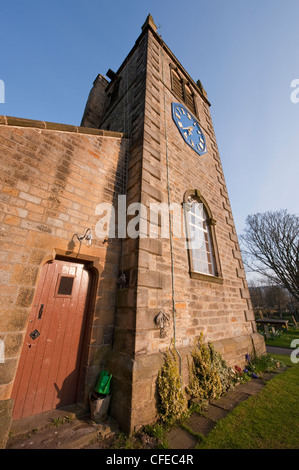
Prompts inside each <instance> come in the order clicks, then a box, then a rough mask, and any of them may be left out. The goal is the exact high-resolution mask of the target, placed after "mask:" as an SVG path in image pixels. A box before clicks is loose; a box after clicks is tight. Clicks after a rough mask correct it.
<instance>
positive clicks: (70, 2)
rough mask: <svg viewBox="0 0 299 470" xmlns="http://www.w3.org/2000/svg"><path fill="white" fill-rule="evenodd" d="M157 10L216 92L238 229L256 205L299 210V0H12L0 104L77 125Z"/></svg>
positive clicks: (2, 18) (167, 35)
mask: <svg viewBox="0 0 299 470" xmlns="http://www.w3.org/2000/svg"><path fill="white" fill-rule="evenodd" d="M148 13H151V14H152V16H153V18H154V20H155V22H156V24H157V25H158V26H159V30H158V32H159V34H161V35H162V38H163V39H164V41H165V42H166V44H167V45H168V46H169V47H170V49H171V50H172V51H173V53H174V54H175V55H176V57H177V58H178V59H179V61H180V62H181V63H182V65H183V66H184V67H185V69H186V70H187V71H188V72H189V74H190V75H191V77H192V78H193V79H194V80H195V81H196V80H197V79H198V78H200V79H201V81H202V83H203V85H204V87H205V89H206V90H207V92H208V98H209V100H210V101H211V103H212V108H211V112H212V117H213V122H214V127H215V131H216V137H217V142H218V146H219V150H220V155H221V159H222V164H223V167H224V173H225V179H226V182H227V186H228V192H229V196H230V201H231V205H232V209H233V215H234V219H235V223H236V227H237V231H238V233H239V234H240V233H242V230H243V228H244V223H245V218H246V216H247V215H248V214H253V213H256V212H264V211H266V210H278V209H281V208H285V209H288V210H289V212H291V213H298V200H299V189H298V188H299V185H298V174H299V167H298V160H299V159H298V153H299V152H298V150H299V103H298V104H294V103H292V102H291V100H290V95H291V92H292V89H291V87H290V85H291V81H292V80H294V79H296V78H297V79H299V26H298V21H299V20H298V19H299V1H298V0H262V1H261V0H250V1H249V0H210V1H206V0H189V1H188V2H185V1H179V0H113V1H107V0H105V1H101V0H84V1H83V0H60V1H58V0H51V2H46V1H45V0H26V1H24V0H9V1H6V2H4V1H2V2H1V4H0V44H1V49H0V79H1V80H3V81H4V83H5V103H3V104H1V103H0V114H4V115H8V116H17V117H23V118H29V119H38V120H45V121H53V122H60V123H67V124H76V125H79V124H80V121H81V117H82V114H83V110H84V106H85V103H86V100H87V97H88V93H89V91H90V88H91V86H92V82H93V80H94V79H95V77H96V76H97V74H98V73H101V74H103V75H105V74H106V72H107V70H108V69H109V68H112V69H113V70H117V69H118V67H119V66H120V64H121V63H122V61H123V59H124V58H125V57H126V55H127V54H128V52H129V51H130V50H131V48H132V47H133V45H134V43H135V40H136V39H137V37H138V36H139V34H140V32H141V26H142V24H143V23H144V21H145V19H146V16H147V15H148Z"/></svg>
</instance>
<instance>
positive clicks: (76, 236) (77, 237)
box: [68, 228, 93, 256]
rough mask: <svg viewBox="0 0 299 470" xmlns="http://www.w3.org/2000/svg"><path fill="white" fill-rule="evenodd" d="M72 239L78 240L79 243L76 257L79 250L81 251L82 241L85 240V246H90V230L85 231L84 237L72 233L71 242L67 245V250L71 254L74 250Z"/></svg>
mask: <svg viewBox="0 0 299 470" xmlns="http://www.w3.org/2000/svg"><path fill="white" fill-rule="evenodd" d="M74 238H76V239H77V240H78V242H80V246H79V250H78V253H77V256H78V255H79V253H80V250H81V245H82V242H83V240H86V244H87V246H90V245H91V240H92V239H93V238H92V233H91V229H90V228H88V229H87V230H85V233H84V235H78V234H77V233H74V235H73V236H72V239H71V241H70V242H69V243H68V249H69V250H70V253H71V252H73V251H74V248H75V242H74Z"/></svg>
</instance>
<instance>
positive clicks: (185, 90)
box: [171, 68, 196, 114]
mask: <svg viewBox="0 0 299 470" xmlns="http://www.w3.org/2000/svg"><path fill="white" fill-rule="evenodd" d="M171 87H172V91H173V93H174V94H175V96H176V98H177V99H178V100H179V101H180V102H181V103H185V104H186V106H187V107H188V108H189V110H190V111H191V112H192V113H193V114H196V108H195V101H194V95H193V93H192V89H191V87H190V86H189V84H188V83H187V81H186V80H184V79H182V78H181V77H180V75H179V73H178V72H177V70H176V69H174V68H172V70H171Z"/></svg>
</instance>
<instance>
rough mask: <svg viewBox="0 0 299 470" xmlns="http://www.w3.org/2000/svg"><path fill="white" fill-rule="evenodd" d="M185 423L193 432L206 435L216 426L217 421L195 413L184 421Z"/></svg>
mask: <svg viewBox="0 0 299 470" xmlns="http://www.w3.org/2000/svg"><path fill="white" fill-rule="evenodd" d="M184 424H186V426H188V427H189V428H190V429H192V431H193V432H195V433H199V434H202V435H203V436H206V435H207V434H209V432H210V431H211V430H212V429H213V427H214V426H215V421H213V420H211V419H209V418H207V417H205V416H200V415H199V414H197V413H193V414H192V415H191V416H190V418H188V419H187V420H186V421H185V422H184Z"/></svg>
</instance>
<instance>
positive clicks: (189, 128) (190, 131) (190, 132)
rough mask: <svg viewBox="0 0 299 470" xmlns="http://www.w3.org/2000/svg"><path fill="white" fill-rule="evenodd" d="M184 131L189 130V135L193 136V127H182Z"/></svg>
mask: <svg viewBox="0 0 299 470" xmlns="http://www.w3.org/2000/svg"><path fill="white" fill-rule="evenodd" d="M182 129H187V131H188V134H189V135H191V134H192V131H193V127H192V126H189V127H182Z"/></svg>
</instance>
